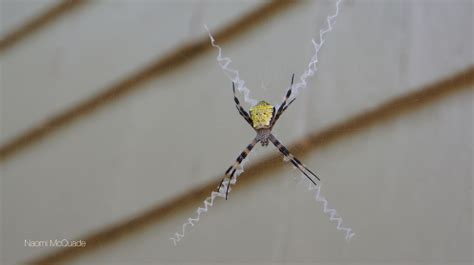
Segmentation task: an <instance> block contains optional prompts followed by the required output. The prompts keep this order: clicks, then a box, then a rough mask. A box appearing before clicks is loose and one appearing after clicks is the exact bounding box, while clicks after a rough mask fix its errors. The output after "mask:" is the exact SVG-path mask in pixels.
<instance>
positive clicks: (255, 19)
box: [0, 1, 297, 162]
mask: <svg viewBox="0 0 474 265" xmlns="http://www.w3.org/2000/svg"><path fill="white" fill-rule="evenodd" d="M72 2H76V1H72ZM295 3H297V2H294V1H271V2H268V3H266V4H263V5H261V6H260V7H259V8H257V9H255V10H252V11H250V12H249V13H247V14H245V15H243V16H242V17H240V18H238V19H237V20H236V21H234V22H232V23H230V24H228V25H227V26H225V27H224V28H222V29H221V30H220V31H218V32H215V34H214V37H215V39H216V40H217V41H218V42H219V43H220V44H223V43H225V42H227V41H229V40H232V39H235V38H236V37H238V36H239V35H241V34H242V33H244V32H245V31H247V30H250V29H251V28H252V27H254V26H256V25H258V24H259V23H261V22H263V21H265V20H268V19H269V18H270V17H272V16H274V15H276V14H278V12H279V11H281V10H284V9H285V8H286V7H288V6H289V5H290V4H295ZM211 49H213V47H212V46H211V45H210V44H209V38H208V36H207V35H206V36H203V38H201V39H199V40H197V41H195V42H190V43H184V45H182V46H180V47H178V48H177V49H176V50H174V51H169V52H167V53H166V55H165V56H164V57H163V58H160V59H159V60H156V61H154V62H153V63H151V64H150V65H148V66H145V67H144V68H143V69H140V70H138V71H136V72H135V71H134V73H133V74H131V75H130V76H127V77H125V78H124V79H123V80H121V81H119V82H118V83H116V84H113V85H112V86H110V87H105V88H104V89H101V92H99V93H98V94H96V95H93V96H92V97H90V98H87V99H85V100H82V101H80V102H79V103H78V104H76V105H74V106H72V107H70V108H68V109H66V110H65V111H63V112H60V113H57V114H55V115H53V116H51V117H49V118H48V119H46V120H44V121H43V122H40V123H39V124H37V125H36V126H33V127H32V128H30V129H28V130H26V131H24V132H22V133H20V134H19V135H17V136H16V137H15V138H13V139H12V140H11V141H9V142H7V143H5V144H3V145H2V146H1V147H0V162H3V161H5V160H6V159H7V158H9V157H11V156H12V155H14V154H16V153H18V152H19V151H20V150H23V149H24V148H26V147H29V146H31V145H33V144H34V143H36V142H38V141H39V140H41V139H44V138H45V137H46V136H49V135H51V134H52V133H53V132H56V131H58V130H59V129H61V128H63V127H65V126H67V125H70V124H71V123H72V122H74V121H77V120H79V118H81V117H82V118H84V117H85V116H87V115H90V114H92V113H94V112H95V111H96V110H98V109H99V108H101V107H103V106H106V105H108V104H110V103H112V102H114V101H115V100H117V99H119V98H122V97H123V96H125V95H128V94H129V93H130V92H132V91H135V90H138V89H141V88H144V87H145V86H143V83H145V82H147V81H149V80H151V79H152V78H156V77H158V76H162V75H164V74H167V73H169V72H170V71H171V70H175V69H177V68H178V67H179V66H182V65H184V64H185V63H188V62H190V61H191V59H194V58H196V57H197V56H198V55H201V54H203V53H204V52H206V51H209V50H211ZM25 108H26V106H25Z"/></svg>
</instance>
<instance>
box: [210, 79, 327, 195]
mask: <svg viewBox="0 0 474 265" xmlns="http://www.w3.org/2000/svg"><path fill="white" fill-rule="evenodd" d="M294 78H295V74H293V75H292V77H291V83H290V87H289V88H288V91H287V92H286V96H285V98H284V99H283V102H282V103H281V105H280V106H279V107H278V110H276V112H275V107H274V106H272V105H270V104H268V103H267V102H266V101H263V100H262V101H260V102H258V103H257V104H256V105H255V106H253V107H251V108H250V110H249V112H250V115H249V113H248V112H247V111H246V110H245V109H244V108H243V107H242V106H241V105H240V102H239V99H238V98H237V96H236V95H235V84H234V82H232V90H233V92H234V101H235V107H236V108H237V111H238V112H239V114H240V115H241V116H242V117H243V118H244V119H245V120H246V121H247V123H248V124H250V126H251V127H252V128H253V129H254V130H255V131H256V132H257V136H256V137H255V138H254V139H253V141H252V142H251V143H250V144H249V145H248V146H247V147H246V148H245V149H244V151H242V153H240V155H239V157H237V160H236V161H235V163H234V164H233V165H231V166H230V167H229V168H228V169H227V171H226V172H225V176H224V178H223V179H222V181H221V182H220V184H219V186H218V187H217V191H218V192H219V191H220V189H221V187H222V184H223V183H224V180H225V179H226V178H227V177H229V184H228V185H227V189H226V193H225V199H226V200H227V195H228V194H229V186H230V183H231V182H232V179H233V178H234V177H235V172H236V170H237V167H238V166H239V165H240V163H241V162H242V160H244V159H245V158H246V157H247V155H248V154H249V153H250V151H252V149H253V147H254V146H255V145H256V144H257V143H258V142H260V143H261V144H262V146H267V145H268V142H272V144H273V145H274V146H275V147H276V148H278V150H279V151H280V152H281V153H282V154H283V156H284V157H285V158H286V159H288V160H289V161H290V162H291V163H292V164H293V165H294V166H295V167H296V168H297V169H298V170H299V171H301V173H303V174H304V175H305V176H306V177H307V178H308V179H309V180H310V181H311V182H312V183H313V184H314V185H317V184H316V182H315V181H314V180H313V179H312V178H311V177H310V176H309V175H308V173H309V174H311V175H312V176H314V177H315V178H316V179H318V180H319V181H320V179H319V178H318V176H316V174H314V173H313V172H312V171H311V170H309V169H308V168H307V167H306V166H305V165H304V164H303V163H301V162H300V160H298V159H297V158H296V157H294V156H293V155H292V154H291V153H290V151H288V149H287V148H286V147H285V146H284V145H283V144H281V143H280V141H278V140H277V139H276V137H275V136H274V135H273V134H272V128H273V126H274V125H275V123H276V122H277V121H278V118H280V116H281V114H282V113H283V112H284V111H285V110H286V109H287V108H288V106H290V104H291V103H293V101H294V100H295V99H296V98H293V99H292V100H291V101H290V102H289V103H287V101H288V99H289V98H290V96H291V90H292V88H293V80H294Z"/></svg>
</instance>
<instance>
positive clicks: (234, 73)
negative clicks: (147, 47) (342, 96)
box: [170, 0, 355, 246]
mask: <svg viewBox="0 0 474 265" xmlns="http://www.w3.org/2000/svg"><path fill="white" fill-rule="evenodd" d="M341 1H342V0H337V2H336V11H335V12H334V14H332V15H329V16H328V17H327V18H326V21H327V27H326V28H325V29H322V30H320V31H319V43H317V42H316V41H315V40H314V38H313V39H312V40H311V42H312V44H313V47H314V53H313V56H312V57H311V59H310V61H309V63H308V66H307V69H306V70H305V71H304V72H303V74H302V75H301V76H300V79H299V80H300V81H299V82H298V83H296V84H293V93H292V96H291V98H290V100H291V99H293V98H295V97H296V96H297V95H298V93H299V92H300V90H301V89H303V88H305V87H306V86H307V82H306V80H307V79H308V78H309V77H311V76H313V75H314V74H315V73H316V71H317V70H318V69H317V67H316V66H317V63H318V54H319V51H320V49H321V47H322V46H323V44H324V42H325V39H324V36H325V35H326V34H327V33H328V32H331V31H332V29H333V26H334V23H335V20H336V17H337V16H338V15H339V4H340V3H341ZM204 28H205V29H206V31H207V33H208V35H209V39H210V40H211V45H212V46H213V47H214V48H216V49H217V50H218V54H217V57H216V59H217V63H218V64H219V66H220V67H221V68H222V70H223V71H224V73H225V74H226V76H227V77H228V78H229V79H230V80H231V81H232V82H234V83H235V84H236V88H237V90H238V91H239V92H240V93H242V94H243V95H244V101H245V102H246V103H248V104H250V105H251V106H253V105H256V104H257V102H258V101H257V100H255V99H253V98H251V97H250V89H249V88H248V87H246V86H245V81H244V80H242V79H241V78H240V75H239V71H238V70H235V69H232V68H231V67H230V64H231V63H232V59H230V58H229V57H223V55H222V48H221V47H220V46H219V45H218V44H216V40H215V39H214V37H213V36H212V34H211V32H210V30H209V28H208V27H207V25H204ZM276 108H278V106H277V107H276ZM247 159H248V157H247ZM247 159H244V160H243V161H242V163H241V166H240V168H239V169H238V170H236V172H235V176H234V178H233V179H232V181H230V180H229V179H226V180H224V182H223V183H222V186H221V188H220V190H219V191H217V192H216V191H213V192H212V193H211V196H209V197H207V198H206V199H205V200H204V202H203V205H204V207H199V208H198V209H197V210H196V216H195V217H194V218H193V217H190V218H188V220H187V222H185V223H184V224H183V225H182V226H181V233H180V232H176V233H175V234H174V235H173V237H171V238H170V240H172V241H173V244H174V245H175V246H176V245H177V244H178V242H179V241H180V240H181V239H183V238H184V234H185V232H186V228H187V227H189V226H191V227H193V226H194V225H195V224H196V223H197V222H199V220H200V218H201V215H202V214H204V213H207V212H208V211H209V208H210V207H212V206H213V205H214V202H215V200H216V199H217V198H218V197H223V198H225V196H226V195H225V191H226V189H227V186H228V185H235V184H236V182H237V177H238V176H239V175H240V174H241V173H242V172H243V165H244V163H245V161H247ZM308 189H309V190H310V191H312V190H314V191H315V200H316V201H317V202H320V203H322V204H323V212H324V213H326V214H328V215H329V220H330V221H335V222H337V227H336V229H337V230H341V231H344V232H345V233H346V237H345V238H346V240H347V241H349V240H350V239H351V238H352V237H353V236H354V235H355V233H353V232H352V229H351V228H348V227H343V226H342V217H340V215H338V213H337V211H336V210H335V209H332V208H329V207H328V201H327V200H326V198H325V197H324V196H322V195H321V185H319V186H317V187H316V186H315V185H314V184H312V183H310V186H309V188H308ZM231 190H232V189H231V188H230V187H229V193H230V191H231Z"/></svg>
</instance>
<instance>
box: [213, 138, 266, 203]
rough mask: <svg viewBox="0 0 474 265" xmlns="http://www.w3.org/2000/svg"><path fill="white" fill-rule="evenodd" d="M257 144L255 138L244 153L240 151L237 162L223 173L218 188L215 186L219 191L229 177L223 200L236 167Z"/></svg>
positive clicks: (227, 192)
mask: <svg viewBox="0 0 474 265" xmlns="http://www.w3.org/2000/svg"><path fill="white" fill-rule="evenodd" d="M257 143H258V140H257V139H256V138H255V139H254V140H253V141H252V142H251V143H250V144H249V145H248V146H247V147H246V148H245V149H244V151H242V153H240V155H239V157H237V160H236V161H235V163H234V164H233V165H232V166H230V167H229V168H228V169H227V171H226V172H225V176H224V178H223V179H222V180H221V182H220V184H219V186H217V192H219V191H220V189H221V187H222V184H223V183H224V180H225V179H226V178H227V177H229V184H227V189H226V192H225V199H226V200H227V195H228V194H229V186H230V183H231V182H232V179H233V178H234V176H235V171H236V170H237V167H238V166H239V165H240V163H242V160H244V159H245V158H246V157H247V155H248V154H249V153H250V151H252V149H253V147H254V146H255V145H256V144H257Z"/></svg>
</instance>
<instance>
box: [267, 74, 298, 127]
mask: <svg viewBox="0 0 474 265" xmlns="http://www.w3.org/2000/svg"><path fill="white" fill-rule="evenodd" d="M294 79H295V74H293V75H292V76H291V83H290V87H289V88H288V91H287V92H286V95H285V99H284V100H283V102H282V103H281V105H280V107H278V110H277V112H276V114H275V118H274V119H273V121H272V126H273V125H275V123H276V121H277V120H278V119H279V118H280V115H281V114H282V113H283V112H284V111H285V110H286V109H287V108H288V106H290V104H291V103H293V101H295V99H296V98H294V99H292V100H291V101H290V103H288V104H286V102H287V101H288V99H289V98H290V96H291V91H292V89H293V81H294Z"/></svg>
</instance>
